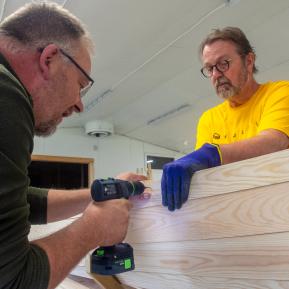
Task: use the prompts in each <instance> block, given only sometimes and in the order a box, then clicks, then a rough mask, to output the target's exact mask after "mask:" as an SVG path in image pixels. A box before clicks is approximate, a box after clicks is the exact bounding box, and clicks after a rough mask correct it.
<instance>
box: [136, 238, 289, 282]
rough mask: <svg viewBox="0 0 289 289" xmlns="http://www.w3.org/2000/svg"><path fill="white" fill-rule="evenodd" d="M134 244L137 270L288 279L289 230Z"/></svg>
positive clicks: (207, 275)
mask: <svg viewBox="0 0 289 289" xmlns="http://www.w3.org/2000/svg"><path fill="white" fill-rule="evenodd" d="M131 245H132V246H133V248H134V256H135V266H136V269H135V272H147V273H148V272H150V273H159V274H174V275H176V274H182V275H190V276H194V277H200V276H203V277H222V278H238V279H241V278H247V279H273V280H274V279H275V280H286V281H289V274H288V268H289V232H286V233H278V234H267V235H258V236H250V237H237V238H227V239H217V240H199V241H186V242H182V243H181V244H180V243H179V242H170V243H165V242H163V243H161V244H160V243H150V244H132V243H131Z"/></svg>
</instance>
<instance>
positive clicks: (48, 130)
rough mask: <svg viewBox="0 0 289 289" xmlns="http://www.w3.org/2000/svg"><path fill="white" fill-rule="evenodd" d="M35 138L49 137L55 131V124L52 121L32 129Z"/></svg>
mask: <svg viewBox="0 0 289 289" xmlns="http://www.w3.org/2000/svg"><path fill="white" fill-rule="evenodd" d="M34 130H35V135H36V136H42V137H46V136H50V135H52V134H53V133H54V132H55V131H56V124H55V122H54V121H50V122H47V123H40V124H39V125H37V127H35V128H34Z"/></svg>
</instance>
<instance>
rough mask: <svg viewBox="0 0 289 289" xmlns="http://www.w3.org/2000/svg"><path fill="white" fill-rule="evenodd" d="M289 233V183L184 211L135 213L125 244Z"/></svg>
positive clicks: (223, 197)
mask: <svg viewBox="0 0 289 289" xmlns="http://www.w3.org/2000/svg"><path fill="white" fill-rule="evenodd" d="M288 230H289V182H288V183H282V184H275V185H271V186H267V187H260V188H255V189H250V190H245V191H241V192H237V193H232V194H224V195H218V196H213V197H208V198H201V199H195V200H189V201H188V202H187V203H186V204H185V205H184V206H183V208H182V209H181V210H177V211H176V212H169V211H168V210H167V209H166V208H163V207H162V206H160V205H159V206H154V207H147V208H142V209H135V210H134V211H133V213H132V216H131V221H130V226H129V231H128V234H127V238H126V240H127V241H128V242H131V243H150V242H173V241H187V240H200V239H216V238H225V237H234V236H248V235H256V234H264V233H274V232H284V231H288Z"/></svg>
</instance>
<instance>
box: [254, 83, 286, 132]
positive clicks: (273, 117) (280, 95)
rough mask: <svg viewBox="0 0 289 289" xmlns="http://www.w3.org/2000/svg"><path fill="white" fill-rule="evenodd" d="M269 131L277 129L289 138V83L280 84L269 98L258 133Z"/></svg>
mask: <svg viewBox="0 0 289 289" xmlns="http://www.w3.org/2000/svg"><path fill="white" fill-rule="evenodd" d="M267 129H276V130H279V131H281V132H283V133H284V134H286V135H287V136H289V82H285V81H283V82H280V83H279V84H278V86H277V87H276V88H275V89H274V90H273V91H272V92H271V93H270V95H269V96H268V97H267V100H266V102H265V104H264V111H263V113H262V117H261V120H260V123H259V126H258V132H261V131H263V130H267Z"/></svg>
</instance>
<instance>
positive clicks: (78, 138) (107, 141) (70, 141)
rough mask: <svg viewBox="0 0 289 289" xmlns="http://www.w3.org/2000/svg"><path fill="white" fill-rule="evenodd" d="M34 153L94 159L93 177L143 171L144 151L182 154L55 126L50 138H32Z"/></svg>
mask: <svg viewBox="0 0 289 289" xmlns="http://www.w3.org/2000/svg"><path fill="white" fill-rule="evenodd" d="M33 154H41V155H54V156H69V157H87V158H93V159H94V173H95V178H107V177H115V176H116V175H117V174H118V173H120V172H125V171H133V172H136V171H137V170H139V171H141V170H144V168H145V156H146V154H150V155H158V156H165V157H175V158H178V157H180V156H181V154H179V153H177V152H174V151H170V150H167V149H164V148H161V147H157V146H154V145H151V144H147V143H143V142H141V141H138V140H134V139H130V138H127V137H124V136H119V135H112V136H108V137H100V138H97V137H93V136H87V135H86V134H85V133H84V130H83V129H82V128H58V130H57V131H56V133H55V134H54V135H52V136H50V137H46V138H39V137H35V143H34V151H33Z"/></svg>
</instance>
